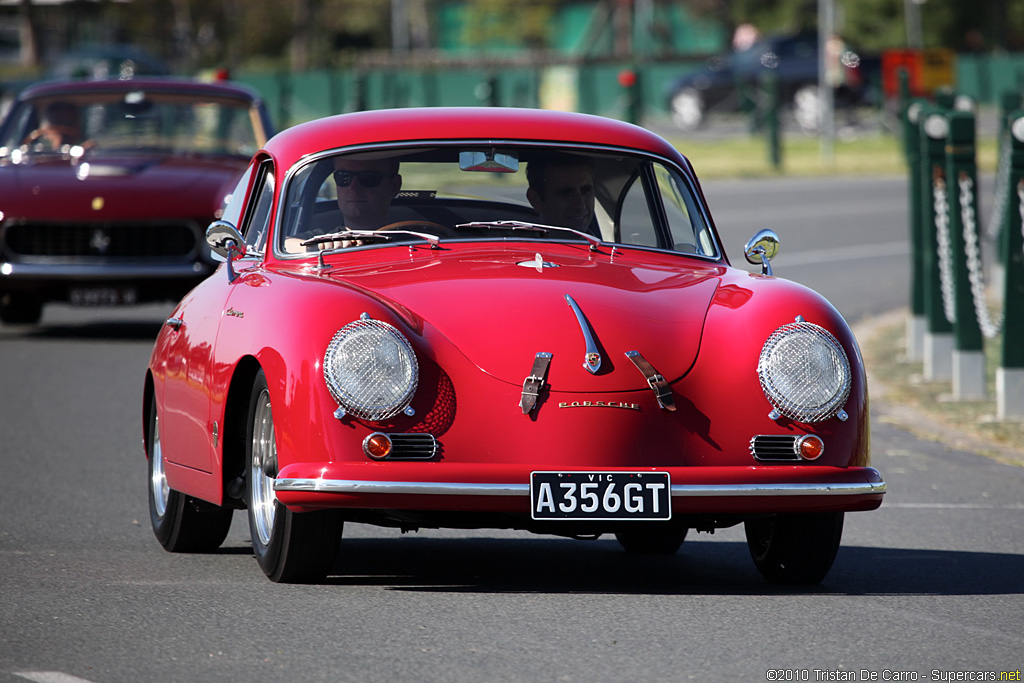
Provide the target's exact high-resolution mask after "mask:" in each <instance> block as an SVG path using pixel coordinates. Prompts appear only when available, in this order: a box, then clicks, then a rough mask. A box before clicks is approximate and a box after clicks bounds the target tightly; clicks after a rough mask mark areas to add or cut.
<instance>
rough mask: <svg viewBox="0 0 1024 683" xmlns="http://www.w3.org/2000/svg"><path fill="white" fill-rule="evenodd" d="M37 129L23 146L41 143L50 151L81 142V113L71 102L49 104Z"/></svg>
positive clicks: (26, 139) (30, 134)
mask: <svg viewBox="0 0 1024 683" xmlns="http://www.w3.org/2000/svg"><path fill="white" fill-rule="evenodd" d="M41 119H42V120H41V124H40V126H39V128H37V129H36V130H34V131H32V132H31V133H29V135H28V137H27V138H25V144H33V143H36V142H42V143H45V144H47V145H48V146H49V148H50V149H52V150H60V149H62V148H63V147H65V146H66V145H77V144H79V143H81V142H82V113H81V112H80V111H79V109H78V107H77V106H76V105H75V104H74V103H72V102H63V101H60V102H51V103H50V104H48V105H47V106H46V109H44V110H43V114H42V117H41Z"/></svg>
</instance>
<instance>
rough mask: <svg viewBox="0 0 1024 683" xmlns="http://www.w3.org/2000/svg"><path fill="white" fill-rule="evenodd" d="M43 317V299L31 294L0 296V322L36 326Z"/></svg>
mask: <svg viewBox="0 0 1024 683" xmlns="http://www.w3.org/2000/svg"><path fill="white" fill-rule="evenodd" d="M42 317H43V301H42V299H40V298H38V297H35V296H32V295H30V294H4V295H2V296H0V322H4V323H7V324H9V325H35V324H36V323H38V322H39V320H40V318H42Z"/></svg>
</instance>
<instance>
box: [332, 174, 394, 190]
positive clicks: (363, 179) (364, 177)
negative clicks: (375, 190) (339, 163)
mask: <svg viewBox="0 0 1024 683" xmlns="http://www.w3.org/2000/svg"><path fill="white" fill-rule="evenodd" d="M385 175H387V176H388V177H391V176H392V175H393V174H391V173H388V174H384V173H381V172H380V171H335V172H334V182H335V183H336V184H337V185H338V187H348V186H349V185H351V184H352V181H353V180H358V181H359V184H360V185H362V186H363V187H377V186H378V185H380V183H381V181H382V180H384V176H385Z"/></svg>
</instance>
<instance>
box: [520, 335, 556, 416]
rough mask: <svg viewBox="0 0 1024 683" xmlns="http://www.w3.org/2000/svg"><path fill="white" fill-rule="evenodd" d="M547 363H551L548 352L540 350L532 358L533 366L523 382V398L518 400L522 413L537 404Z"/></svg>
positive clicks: (526, 413) (528, 412)
mask: <svg viewBox="0 0 1024 683" xmlns="http://www.w3.org/2000/svg"><path fill="white" fill-rule="evenodd" d="M549 365H551V354H550V353H546V352H544V351H541V352H540V353H538V354H537V356H536V357H535V358H534V359H533V368H532V369H531V370H530V376H529V377H527V378H526V381H525V382H523V398H522V400H520V401H519V407H520V408H522V409H523V415H529V414H530V411H531V410H533V407H534V406H535V405H537V398H538V397H539V396H540V390H541V389H543V388H544V380H545V379H546V378H547V376H548V366H549Z"/></svg>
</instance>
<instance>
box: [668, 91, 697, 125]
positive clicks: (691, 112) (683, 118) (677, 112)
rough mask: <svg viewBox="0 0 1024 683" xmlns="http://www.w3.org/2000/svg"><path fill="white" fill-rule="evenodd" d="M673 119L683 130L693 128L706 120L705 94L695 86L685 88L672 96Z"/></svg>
mask: <svg viewBox="0 0 1024 683" xmlns="http://www.w3.org/2000/svg"><path fill="white" fill-rule="evenodd" d="M672 121H673V122H674V123H675V124H676V126H678V127H679V128H682V129H683V130H693V129H694V128H697V127H698V126H700V124H701V122H703V121H704V96H703V95H701V93H700V91H699V90H697V89H695V88H683V89H682V90H680V91H679V92H677V93H676V94H675V95H673V96H672Z"/></svg>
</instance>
